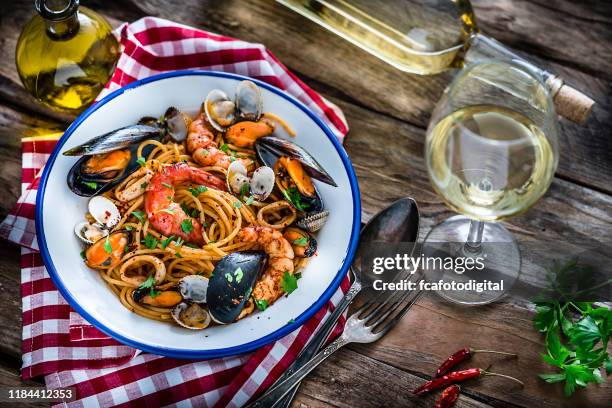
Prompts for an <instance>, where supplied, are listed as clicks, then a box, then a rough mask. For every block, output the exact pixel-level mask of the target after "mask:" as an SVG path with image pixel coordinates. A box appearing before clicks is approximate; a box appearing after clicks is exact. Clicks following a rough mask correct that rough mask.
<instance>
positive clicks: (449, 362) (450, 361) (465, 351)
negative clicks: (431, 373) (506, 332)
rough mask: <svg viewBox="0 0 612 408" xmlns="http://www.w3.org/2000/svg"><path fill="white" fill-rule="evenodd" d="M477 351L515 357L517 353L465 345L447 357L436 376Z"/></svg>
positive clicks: (446, 371) (444, 372)
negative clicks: (477, 348) (479, 348)
mask: <svg viewBox="0 0 612 408" xmlns="http://www.w3.org/2000/svg"><path fill="white" fill-rule="evenodd" d="M475 353H495V354H503V355H506V356H514V357H516V354H514V353H506V352H504V351H495V350H476V349H473V348H470V347H464V348H462V349H461V350H459V351H457V352H456V353H454V354H453V355H451V356H450V357H449V358H447V359H446V360H445V361H444V362H443V363H442V365H441V366H440V368H438V371H436V377H439V376H441V375H442V374H446V373H448V372H449V371H450V369H451V368H453V367H455V366H456V365H457V364H459V363H460V362H462V361H465V360H468V359H470V358H471V357H472V356H473V355H474V354H475Z"/></svg>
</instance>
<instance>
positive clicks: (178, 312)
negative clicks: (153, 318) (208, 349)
mask: <svg viewBox="0 0 612 408" xmlns="http://www.w3.org/2000/svg"><path fill="white" fill-rule="evenodd" d="M189 312H191V313H190V315H191V317H201V318H202V320H201V321H200V320H198V323H199V325H198V326H195V325H193V324H191V325H190V324H189V322H186V321H185V320H184V319H185V318H186V317H187V313H189ZM171 315H172V318H173V319H174V321H175V322H176V323H177V324H178V325H179V326H182V327H184V328H186V329H189V330H203V329H205V328H207V327H208V326H209V325H210V322H211V318H210V313H208V311H207V310H206V309H205V308H204V307H203V306H201V305H199V304H198V303H187V302H181V303H179V304H178V305H176V306H175V307H174V309H172V313H171Z"/></svg>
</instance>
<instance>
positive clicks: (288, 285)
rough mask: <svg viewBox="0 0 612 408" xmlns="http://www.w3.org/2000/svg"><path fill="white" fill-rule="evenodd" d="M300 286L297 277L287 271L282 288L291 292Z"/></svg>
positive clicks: (288, 292)
mask: <svg viewBox="0 0 612 408" xmlns="http://www.w3.org/2000/svg"><path fill="white" fill-rule="evenodd" d="M297 287H298V285H297V279H296V277H295V276H293V275H292V274H290V273H289V272H287V271H285V274H284V275H283V280H282V281H281V288H282V289H283V290H284V291H285V293H287V294H290V293H291V292H293V291H294V290H296V289H297Z"/></svg>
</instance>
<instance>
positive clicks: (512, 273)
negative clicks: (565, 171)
mask: <svg viewBox="0 0 612 408" xmlns="http://www.w3.org/2000/svg"><path fill="white" fill-rule="evenodd" d="M557 135H558V125H557V119H556V115H555V111H554V105H553V101H552V98H551V95H550V93H549V90H548V88H547V86H546V85H545V83H544V81H543V78H542V77H541V76H539V74H538V73H536V72H535V71H532V70H531V69H530V68H529V67H528V66H527V65H524V64H522V63H520V62H517V61H512V62H502V61H494V60H488V61H482V62H480V63H476V64H473V65H470V66H467V67H466V68H465V69H464V70H462V71H461V72H460V73H459V74H458V76H457V77H456V78H455V79H454V80H453V82H452V83H451V84H450V85H449V87H448V88H447V89H446V90H445V91H444V94H443V96H442V98H441V99H440V101H439V102H438V104H437V105H436V108H435V110H434V112H433V115H432V118H431V121H430V123H429V127H428V129H427V138H426V143H425V160H426V164H427V171H428V174H429V179H430V181H431V183H432V185H433V187H434V189H435V191H436V192H437V193H438V195H439V196H440V197H441V198H442V199H443V200H444V201H445V203H446V204H447V205H448V206H449V207H450V208H452V209H453V210H454V211H456V212H458V213H460V214H462V215H459V216H454V217H451V218H450V219H447V220H445V221H444V222H442V223H440V224H438V225H437V226H435V227H434V228H433V229H432V230H431V231H430V232H429V234H428V235H427V237H426V238H425V242H424V244H423V245H424V246H423V255H424V258H425V259H428V258H433V259H434V261H432V262H430V263H429V264H428V265H426V268H425V272H426V273H427V276H428V278H429V280H430V281H431V282H438V283H441V284H442V285H441V287H438V290H437V293H438V294H439V295H441V296H442V297H444V298H446V299H448V300H451V301H454V302H457V303H462V304H485V303H490V302H493V301H494V300H496V299H498V298H500V297H501V296H502V295H503V294H504V293H505V292H507V291H508V290H509V289H510V287H511V286H512V285H513V284H514V282H515V281H516V279H517V278H518V276H519V273H520V266H521V258H520V251H519V248H518V245H517V243H516V241H515V239H514V238H513V237H512V234H511V233H510V232H509V231H508V230H507V229H506V228H505V227H504V226H503V225H502V224H501V223H498V222H495V221H500V220H503V219H506V218H508V217H511V216H514V215H518V214H521V213H522V212H524V211H526V210H527V209H528V208H529V207H531V206H532V205H533V204H534V203H535V202H536V201H537V200H538V199H539V198H540V197H541V196H542V195H543V194H544V193H545V192H546V190H547V189H548V187H549V185H550V183H551V181H552V178H553V176H554V173H555V169H556V167H557V162H558V141H557V138H558V136H557ZM436 258H441V259H442V260H443V261H444V262H445V263H444V264H443V263H442V262H436V261H435V259H436ZM468 259H471V261H468ZM467 264H470V265H473V266H472V267H471V268H467V267H466V266H467ZM458 265H459V266H460V267H458ZM453 282H454V283H453ZM487 282H490V283H487ZM478 283H481V284H482V285H481V287H478V286H477V284H478ZM495 283H497V285H498V286H495V285H494V284H495ZM453 284H454V285H455V286H452V285H453ZM470 285H471V286H470ZM469 288H472V289H469ZM434 289H435V288H434ZM462 289H463V290H462ZM478 289H482V290H481V291H479V290H478Z"/></svg>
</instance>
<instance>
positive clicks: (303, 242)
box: [293, 237, 308, 246]
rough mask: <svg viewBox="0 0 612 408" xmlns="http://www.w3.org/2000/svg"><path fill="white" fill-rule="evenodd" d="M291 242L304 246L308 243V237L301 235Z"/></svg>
mask: <svg viewBox="0 0 612 408" xmlns="http://www.w3.org/2000/svg"><path fill="white" fill-rule="evenodd" d="M293 243H294V244H295V245H298V246H306V244H308V238H306V237H301V238H298V239H294V240H293Z"/></svg>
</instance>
